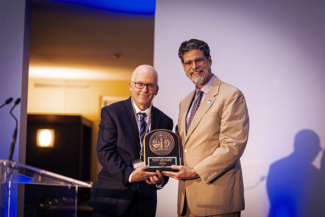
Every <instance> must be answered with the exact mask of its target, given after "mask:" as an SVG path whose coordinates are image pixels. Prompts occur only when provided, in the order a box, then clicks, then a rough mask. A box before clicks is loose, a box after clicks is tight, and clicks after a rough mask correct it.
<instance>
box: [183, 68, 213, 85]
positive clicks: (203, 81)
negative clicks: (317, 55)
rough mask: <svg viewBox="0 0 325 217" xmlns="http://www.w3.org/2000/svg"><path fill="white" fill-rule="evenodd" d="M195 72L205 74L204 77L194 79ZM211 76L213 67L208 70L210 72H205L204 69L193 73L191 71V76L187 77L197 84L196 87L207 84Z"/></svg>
mask: <svg viewBox="0 0 325 217" xmlns="http://www.w3.org/2000/svg"><path fill="white" fill-rule="evenodd" d="M195 72H203V75H202V76H196V77H193V76H192V75H193V73H195ZM210 74H211V67H209V68H208V70H204V69H196V70H193V71H190V73H189V75H187V77H188V78H189V79H191V81H192V82H193V83H194V84H196V85H203V84H206V83H207V82H208V81H207V79H208V77H209V75H210Z"/></svg>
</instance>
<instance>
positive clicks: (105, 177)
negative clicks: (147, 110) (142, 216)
mask: <svg viewBox="0 0 325 217" xmlns="http://www.w3.org/2000/svg"><path fill="white" fill-rule="evenodd" d="M172 128H173V121H172V119H170V118H169V117H168V116H166V115H165V114H164V113H163V112H161V111H160V110H159V109H157V108H155V107H154V106H152V109H151V130H155V129H169V130H172ZM139 152H140V140H139V130H138V126H137V122H136V119H135V116H134V110H133V107H132V102H131V98H129V99H127V100H125V101H121V102H117V103H114V104H112V105H109V106H106V107H104V108H102V111H101V122H100V124H99V131H98V140H97V156H98V161H99V163H100V164H101V165H102V167H103V168H102V170H101V171H100V172H99V174H98V180H97V182H96V184H95V187H94V190H93V193H92V195H91V198H90V201H89V204H88V205H89V206H90V207H93V208H94V209H97V210H101V211H105V212H108V213H111V214H114V215H122V214H123V213H124V212H125V210H126V209H127V208H128V206H129V204H130V202H131V200H132V199H133V197H134V195H135V193H136V192H138V195H139V203H140V202H141V203H145V205H146V207H147V208H146V212H147V214H146V215H147V216H155V212H156V206H157V193H156V190H157V189H156V186H155V185H148V184H147V183H146V182H136V183H129V182H128V179H129V176H130V174H131V173H132V172H133V171H134V169H133V163H132V162H133V160H136V159H139Z"/></svg>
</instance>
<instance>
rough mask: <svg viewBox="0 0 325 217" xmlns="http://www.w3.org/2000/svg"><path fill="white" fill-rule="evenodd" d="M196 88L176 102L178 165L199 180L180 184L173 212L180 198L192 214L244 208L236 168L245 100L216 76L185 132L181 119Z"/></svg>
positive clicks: (241, 145) (243, 139)
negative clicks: (177, 109)
mask: <svg viewBox="0 0 325 217" xmlns="http://www.w3.org/2000/svg"><path fill="white" fill-rule="evenodd" d="M194 95H195V90H194V91H193V92H191V93H190V94H188V95H187V96H185V97H184V98H183V99H182V100H181V102H180V104H179V117H178V131H179V136H180V140H181V144H182V147H183V159H182V160H183V163H184V165H185V166H188V167H190V168H194V169H195V170H196V172H197V173H198V174H199V175H200V178H197V179H192V180H181V181H179V191H178V214H179V215H181V213H182V211H183V209H184V203H185V197H186V199H187V204H188V206H189V208H190V210H191V212H192V213H194V214H195V215H199V216H201V215H203V216H206V215H219V214H224V213H231V212H238V211H241V210H243V209H244V208H245V202H244V187H243V177H242V170H241V165H240V159H239V158H240V157H241V156H242V154H243V152H244V150H245V147H246V143H247V139H248V129H249V118H248V111H247V107H246V101H245V97H244V95H243V94H242V92H241V91H240V90H238V89H237V88H235V87H233V86H231V85H229V84H227V83H225V82H222V81H221V80H219V79H218V78H217V77H216V78H215V80H214V82H213V84H212V86H211V87H210V89H209V92H208V93H207V95H206V96H205V97H204V99H203V100H202V102H201V105H200V107H199V109H198V110H197V112H196V114H195V117H194V119H193V121H192V123H191V126H190V128H189V130H188V133H187V134H186V131H185V127H186V116H187V113H188V109H189V107H190V105H191V102H192V100H193V97H194Z"/></svg>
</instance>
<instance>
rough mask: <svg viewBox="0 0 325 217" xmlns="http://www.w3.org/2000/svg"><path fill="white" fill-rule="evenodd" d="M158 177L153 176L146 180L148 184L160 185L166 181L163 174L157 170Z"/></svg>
mask: <svg viewBox="0 0 325 217" xmlns="http://www.w3.org/2000/svg"><path fill="white" fill-rule="evenodd" d="M156 174H157V175H156V176H151V177H149V178H147V179H146V183H147V184H149V185H151V184H160V183H161V182H162V181H163V180H164V176H163V175H162V174H161V172H160V171H159V170H156Z"/></svg>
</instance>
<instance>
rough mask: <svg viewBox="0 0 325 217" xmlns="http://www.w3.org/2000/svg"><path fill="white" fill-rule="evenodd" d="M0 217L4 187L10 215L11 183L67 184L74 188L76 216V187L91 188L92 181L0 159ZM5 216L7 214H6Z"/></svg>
mask: <svg viewBox="0 0 325 217" xmlns="http://www.w3.org/2000/svg"><path fill="white" fill-rule="evenodd" d="M0 181H1V186H0V217H2V216H3V217H5V216H4V210H5V207H4V206H5V189H7V192H8V217H10V193H11V184H12V183H19V184H34V185H48V186H68V187H71V188H74V189H75V192H76V194H75V216H77V205H78V198H77V194H78V188H91V187H92V185H93V183H92V182H84V181H80V180H76V179H72V178H69V177H66V176H62V175H59V174H56V173H52V172H50V171H46V170H42V169H39V168H36V167H32V166H28V165H25V164H20V163H17V162H15V161H9V160H0ZM6 217H7V216H6Z"/></svg>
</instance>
